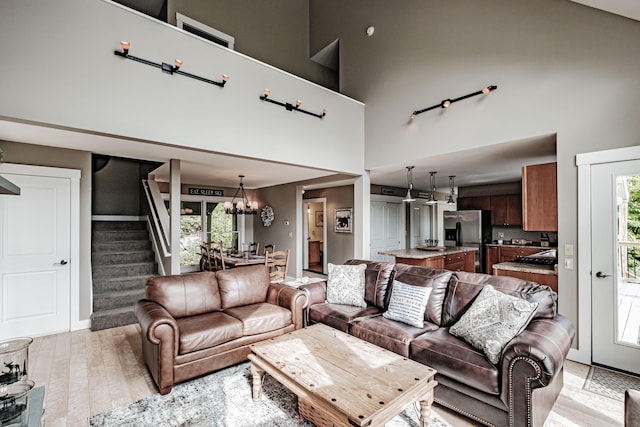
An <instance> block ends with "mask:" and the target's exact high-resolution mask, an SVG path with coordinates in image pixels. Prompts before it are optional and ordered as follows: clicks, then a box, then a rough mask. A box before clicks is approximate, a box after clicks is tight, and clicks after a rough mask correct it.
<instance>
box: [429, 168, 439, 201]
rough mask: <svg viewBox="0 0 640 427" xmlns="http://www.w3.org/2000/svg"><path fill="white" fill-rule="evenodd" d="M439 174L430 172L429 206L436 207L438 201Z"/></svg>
mask: <svg viewBox="0 0 640 427" xmlns="http://www.w3.org/2000/svg"><path fill="white" fill-rule="evenodd" d="M437 173H438V172H429V197H427V204H428V205H434V204H436V203H437V202H438V201H437V200H436V174H437Z"/></svg>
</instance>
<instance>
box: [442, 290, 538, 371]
mask: <svg viewBox="0 0 640 427" xmlns="http://www.w3.org/2000/svg"><path fill="white" fill-rule="evenodd" d="M537 307H538V303H532V302H529V301H526V300H523V299H522V298H518V297H514V296H512V295H507V294H504V293H502V292H500V291H497V290H495V289H494V288H493V286H491V285H486V286H485V287H484V288H482V291H480V293H479V294H478V296H477V297H476V300H475V301H474V302H473V304H472V305H471V307H469V309H468V310H467V312H466V313H464V314H463V315H462V317H461V318H460V320H459V321H458V322H457V323H456V324H455V325H453V326H452V327H451V328H450V329H449V332H450V333H451V335H455V336H457V337H460V338H462V339H464V340H465V341H466V342H468V343H469V344H471V345H472V346H474V347H475V348H477V349H478V350H482V351H483V352H484V354H485V355H486V356H487V358H488V359H489V360H490V361H491V363H494V364H496V363H498V362H500V355H501V354H502V349H503V348H504V346H505V345H507V343H508V342H509V341H511V340H512V339H513V337H515V336H516V335H518V334H519V333H520V332H522V330H523V329H524V328H526V327H527V325H528V324H529V322H530V321H531V318H532V317H533V315H534V314H535V312H536V308H537Z"/></svg>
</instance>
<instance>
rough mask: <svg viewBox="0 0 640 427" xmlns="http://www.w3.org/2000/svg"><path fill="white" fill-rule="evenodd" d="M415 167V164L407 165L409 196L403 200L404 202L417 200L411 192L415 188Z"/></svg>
mask: <svg viewBox="0 0 640 427" xmlns="http://www.w3.org/2000/svg"><path fill="white" fill-rule="evenodd" d="M413 168H414V166H407V183H408V185H409V188H407V196H406V197H405V198H404V199H403V200H402V201H403V202H415V200H416V199H414V198H413V195H412V194H411V191H412V190H413Z"/></svg>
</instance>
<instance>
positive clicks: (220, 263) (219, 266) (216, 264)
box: [211, 242, 225, 271]
mask: <svg viewBox="0 0 640 427" xmlns="http://www.w3.org/2000/svg"><path fill="white" fill-rule="evenodd" d="M211 262H212V263H213V269H214V270H215V271H218V270H224V269H225V265H224V256H223V254H222V242H211Z"/></svg>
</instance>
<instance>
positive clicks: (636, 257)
mask: <svg viewBox="0 0 640 427" xmlns="http://www.w3.org/2000/svg"><path fill="white" fill-rule="evenodd" d="M590 198H591V267H592V275H591V301H592V307H591V317H592V338H591V339H592V361H593V362H594V363H598V364H601V365H605V366H610V367H612V368H616V369H621V370H625V371H629V372H634V373H640V280H638V279H639V276H638V275H639V274H640V161H626V162H614V163H602V164H598V165H593V166H592V167H591V195H590Z"/></svg>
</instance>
